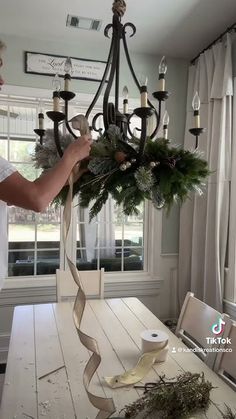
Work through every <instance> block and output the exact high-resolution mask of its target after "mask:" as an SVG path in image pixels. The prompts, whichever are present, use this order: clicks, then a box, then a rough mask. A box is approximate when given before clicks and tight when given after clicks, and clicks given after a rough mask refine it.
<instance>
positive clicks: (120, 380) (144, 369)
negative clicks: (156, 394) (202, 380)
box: [105, 330, 168, 388]
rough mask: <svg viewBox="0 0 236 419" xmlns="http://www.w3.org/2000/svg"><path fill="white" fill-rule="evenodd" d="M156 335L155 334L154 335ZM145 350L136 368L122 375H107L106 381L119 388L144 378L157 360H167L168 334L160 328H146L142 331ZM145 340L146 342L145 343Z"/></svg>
mask: <svg viewBox="0 0 236 419" xmlns="http://www.w3.org/2000/svg"><path fill="white" fill-rule="evenodd" d="M153 335H155V336H153ZM141 338H142V349H143V351H144V346H145V348H146V349H147V351H145V352H143V354H142V355H141V357H140V358H139V360H138V362H137V364H136V365H135V367H134V368H132V369H130V370H128V371H126V372H124V373H123V374H121V375H114V376H113V377H105V380H106V382H107V383H108V384H109V386H110V387H112V388H119V387H124V386H129V385H132V384H136V383H138V382H139V381H141V380H143V378H144V377H145V375H147V374H148V372H149V371H150V369H151V368H152V366H153V364H155V362H162V361H165V360H166V356H167V353H168V335H167V334H166V333H163V332H161V331H159V330H155V331H154V330H145V331H144V332H142V333H141ZM144 342H145V343H144Z"/></svg>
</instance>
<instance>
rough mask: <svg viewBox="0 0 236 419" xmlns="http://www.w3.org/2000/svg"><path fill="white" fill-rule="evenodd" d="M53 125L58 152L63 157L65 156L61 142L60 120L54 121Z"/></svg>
mask: <svg viewBox="0 0 236 419" xmlns="http://www.w3.org/2000/svg"><path fill="white" fill-rule="evenodd" d="M53 125H54V139H55V144H56V148H57V152H58V154H59V156H60V157H62V156H63V151H62V148H61V144H60V135H59V124H58V121H54V123H53Z"/></svg>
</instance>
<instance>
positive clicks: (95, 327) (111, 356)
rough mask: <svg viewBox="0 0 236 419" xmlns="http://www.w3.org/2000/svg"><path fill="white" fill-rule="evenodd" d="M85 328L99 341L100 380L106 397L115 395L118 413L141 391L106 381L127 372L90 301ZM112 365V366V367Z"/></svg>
mask: <svg viewBox="0 0 236 419" xmlns="http://www.w3.org/2000/svg"><path fill="white" fill-rule="evenodd" d="M83 330H86V333H88V334H89V335H90V336H93V337H94V338H95V339H96V340H97V342H98V347H99V350H100V353H101V356H102V360H101V364H100V365H99V368H98V376H99V380H100V381H99V382H98V381H97V385H102V386H103V389H104V392H105V394H106V397H113V400H114V403H115V406H116V410H117V413H118V412H119V411H120V410H121V409H123V408H124V406H125V405H126V404H129V403H131V402H132V401H135V400H136V399H137V398H138V397H139V393H138V392H137V391H136V390H135V389H133V388H132V387H128V388H119V389H116V390H112V389H111V388H110V387H109V386H108V384H107V383H106V382H105V380H104V377H107V376H110V375H111V374H112V375H117V374H120V373H121V372H122V373H123V372H125V369H124V367H123V365H122V364H121V362H120V360H119V358H118V356H117V354H116V352H114V350H113V347H112V342H110V340H109V338H108V336H107V335H106V333H105V331H104V329H103V324H101V323H100V322H99V320H98V318H97V317H96V315H95V312H94V311H93V303H91V302H89V303H87V306H86V311H85V315H84V317H83ZM111 366H112V368H111ZM116 416H117V414H116Z"/></svg>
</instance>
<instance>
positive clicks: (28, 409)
mask: <svg viewBox="0 0 236 419" xmlns="http://www.w3.org/2000/svg"><path fill="white" fill-rule="evenodd" d="M147 328H148V329H161V330H163V331H165V332H167V333H168V335H169V346H170V351H169V355H168V359H167V361H166V362H164V363H161V364H156V365H155V366H154V368H153V369H152V370H151V372H150V373H149V374H148V376H147V377H146V379H145V381H147V382H148V381H155V380H156V379H157V378H158V377H157V374H166V376H167V377H170V378H171V377H174V376H175V375H177V374H179V373H181V372H183V370H185V371H192V372H201V371H204V373H205V376H206V378H207V379H209V380H210V381H211V382H212V384H213V385H214V386H215V387H217V388H216V389H214V390H213V391H212V396H211V398H212V400H213V401H214V402H215V403H217V404H218V405H219V407H220V408H224V403H226V404H227V405H229V406H230V407H231V408H232V409H236V393H235V392H234V391H233V390H232V389H230V387H228V386H227V385H226V384H225V383H224V382H223V381H222V380H221V379H220V378H219V377H218V376H217V375H216V374H215V373H214V372H213V371H211V370H210V369H209V368H208V367H207V366H206V365H205V364H204V363H203V362H202V361H201V360H200V359H199V358H198V357H197V356H196V355H195V354H193V353H190V352H189V353H183V352H178V348H184V345H183V344H182V342H181V341H180V340H179V339H177V338H176V336H175V335H174V334H173V333H171V332H170V331H169V329H167V328H166V327H165V326H164V325H163V323H161V322H160V320H158V319H157V318H156V317H155V316H154V315H153V314H152V313H151V312H150V311H149V310H148V309H147V308H146V307H145V306H144V305H143V304H142V303H141V302H140V301H139V300H138V299H136V298H123V299H110V300H91V301H88V302H87V306H86V311H85V315H84V319H83V326H82V330H84V331H86V332H87V333H88V334H90V335H91V336H93V337H94V338H96V339H97V341H98V344H99V348H100V352H101V355H102V363H101V365H100V367H99V370H98V374H96V376H95V377H94V379H93V382H92V385H91V387H90V389H91V390H92V391H93V392H94V393H95V394H97V395H101V396H104V395H105V396H107V397H111V396H112V397H113V399H114V402H115V405H116V408H117V414H116V415H114V416H118V413H119V410H120V409H122V408H123V407H124V405H126V404H129V403H130V402H132V401H134V400H135V399H137V398H138V397H139V395H141V394H142V392H140V391H137V390H135V389H133V388H121V389H115V390H111V389H110V388H109V387H108V386H107V385H106V383H105V382H104V376H112V375H116V374H121V373H122V372H124V370H125V369H126V370H127V369H130V368H131V367H133V366H134V365H135V364H136V361H137V359H138V358H139V355H140V347H141V340H140V332H141V331H142V330H144V329H147ZM173 347H175V348H176V353H172V352H171V350H172V348H173ZM88 358H89V353H88V351H87V350H86V349H85V348H84V347H83V346H82V345H81V343H80V341H79V338H78V336H77V332H76V329H75V327H74V324H73V320H72V303H68V302H67V303H58V304H41V305H35V306H21V307H17V308H16V309H15V312H14V319H13V326H12V333H11V341H10V348H9V355H8V363H7V369H6V377H5V384H4V389H3V396H2V404H1V410H0V418H1V419H13V418H14V419H27V418H34V419H36V418H37V419H39V418H50V419H75V418H77V419H87V418H88V419H94V418H95V417H96V413H97V410H96V409H95V408H94V407H93V406H92V405H91V404H90V402H89V400H88V398H87V395H86V393H85V390H84V387H83V383H82V376H83V370H84V367H85V364H86V362H87V360H88ZM194 417H204V418H205V417H207V418H212V419H213V418H214V419H215V418H220V417H221V415H220V413H219V411H218V410H217V408H216V407H215V406H214V405H211V406H210V408H209V409H208V411H207V414H206V416H205V415H198V416H194Z"/></svg>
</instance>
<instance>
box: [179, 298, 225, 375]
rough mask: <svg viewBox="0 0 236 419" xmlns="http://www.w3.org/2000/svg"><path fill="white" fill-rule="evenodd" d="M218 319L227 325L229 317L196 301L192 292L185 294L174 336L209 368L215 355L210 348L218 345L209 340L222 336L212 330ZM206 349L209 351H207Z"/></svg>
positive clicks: (211, 366) (212, 364)
mask: <svg viewBox="0 0 236 419" xmlns="http://www.w3.org/2000/svg"><path fill="white" fill-rule="evenodd" d="M219 319H222V320H223V321H224V322H226V324H227V322H228V321H229V316H228V315H226V314H221V313H219V312H218V311H216V310H215V309H214V308H212V307H210V306H209V305H207V304H206V303H204V302H203V301H201V300H198V299H197V298H196V297H194V294H193V293H192V292H188V293H187V295H186V297H185V300H184V303H183V306H182V309H181V312H180V316H179V319H178V323H177V327H176V332H175V334H176V335H177V336H178V337H179V338H181V340H182V341H183V342H184V343H185V344H186V345H187V346H188V347H189V348H193V349H195V353H196V355H198V356H199V357H200V358H201V359H202V360H203V361H204V362H205V363H206V364H207V365H208V366H209V367H210V368H213V366H214V362H215V359H216V355H217V352H213V351H210V350H211V349H210V348H217V347H219V345H220V344H219V343H215V342H214V341H211V339H209V338H216V337H218V336H222V334H219V335H216V334H215V333H214V332H213V330H212V328H213V326H214V325H216V327H217V325H218V324H219ZM225 326H226V325H225ZM207 338H208V339H207ZM204 349H205V351H204ZM208 349H209V351H207V350H208Z"/></svg>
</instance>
